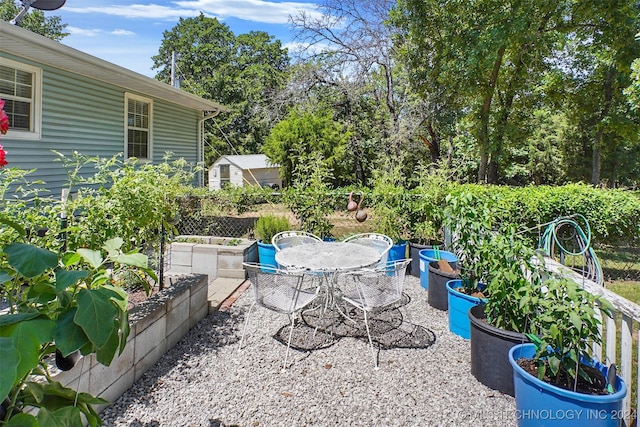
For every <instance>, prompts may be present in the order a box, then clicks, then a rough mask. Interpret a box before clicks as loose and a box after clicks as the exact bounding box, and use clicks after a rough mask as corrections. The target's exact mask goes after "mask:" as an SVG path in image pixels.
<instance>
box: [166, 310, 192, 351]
mask: <svg viewBox="0 0 640 427" xmlns="http://www.w3.org/2000/svg"><path fill="white" fill-rule="evenodd" d="M189 329H191V322H190V321H189V319H188V318H187V319H186V320H185V321H184V322H182V323H180V324H179V325H177V327H176V328H174V330H173V332H171V333H169V334H168V335H167V350H169V349H170V348H171V347H173V346H174V345H176V344H177V343H178V341H180V340H181V339H182V337H184V336H185V335H186V334H187V332H189Z"/></svg>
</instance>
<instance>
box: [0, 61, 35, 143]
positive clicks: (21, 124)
mask: <svg viewBox="0 0 640 427" xmlns="http://www.w3.org/2000/svg"><path fill="white" fill-rule="evenodd" d="M41 94H42V70H41V69H40V68H36V67H32V66H30V65H26V64H21V63H19V62H16V61H12V60H10V59H6V58H0V98H2V99H3V100H4V101H5V104H4V110H5V112H6V113H7V116H8V117H9V133H8V134H7V137H10V138H16V139H40V128H41V122H42V120H41V118H42V107H41V104H40V99H41Z"/></svg>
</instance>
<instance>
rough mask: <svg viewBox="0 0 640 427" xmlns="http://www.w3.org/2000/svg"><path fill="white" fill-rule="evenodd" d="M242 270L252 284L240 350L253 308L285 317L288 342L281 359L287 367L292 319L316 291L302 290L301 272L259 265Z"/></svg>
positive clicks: (251, 264)
mask: <svg viewBox="0 0 640 427" xmlns="http://www.w3.org/2000/svg"><path fill="white" fill-rule="evenodd" d="M243 266H244V268H245V269H246V270H247V273H248V276H249V280H250V281H251V287H252V288H253V295H254V302H253V304H251V307H249V311H248V312H247V318H246V320H245V323H244V329H243V331H242V338H241V339H240V347H239V348H240V349H241V348H242V344H243V343H244V337H245V334H246V332H247V326H248V325H249V317H250V316H251V311H252V310H253V307H254V306H255V305H256V304H257V305H260V306H261V307H264V308H266V309H268V310H272V311H275V312H277V313H282V314H286V315H287V316H289V319H290V320H291V329H290V331H289V339H288V341H287V352H286V353H285V357H284V366H283V369H284V368H286V366H287V358H288V357H289V347H290V346H291V337H292V335H293V327H294V324H295V316H296V315H297V314H298V313H299V312H300V311H301V310H302V309H303V308H305V307H306V306H308V305H309V304H311V302H313V300H315V299H316V298H317V297H318V295H319V294H318V289H315V290H313V291H312V290H308V289H302V283H303V279H304V274H303V273H301V272H292V271H291V270H287V271H284V270H279V269H277V268H274V267H273V266H271V265H264V264H258V263H243Z"/></svg>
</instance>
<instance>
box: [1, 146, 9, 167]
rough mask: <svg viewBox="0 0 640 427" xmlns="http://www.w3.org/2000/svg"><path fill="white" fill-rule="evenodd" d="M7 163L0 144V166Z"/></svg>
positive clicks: (4, 152)
mask: <svg viewBox="0 0 640 427" xmlns="http://www.w3.org/2000/svg"><path fill="white" fill-rule="evenodd" d="M7 164H8V163H7V152H6V151H4V149H3V148H2V145H0V168H3V167H5V166H6V165H7Z"/></svg>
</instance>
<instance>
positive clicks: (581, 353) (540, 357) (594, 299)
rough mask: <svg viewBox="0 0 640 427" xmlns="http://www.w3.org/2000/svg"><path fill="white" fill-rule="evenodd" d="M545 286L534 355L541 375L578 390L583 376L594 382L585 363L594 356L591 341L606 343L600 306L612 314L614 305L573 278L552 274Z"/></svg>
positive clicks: (540, 298)
mask: <svg viewBox="0 0 640 427" xmlns="http://www.w3.org/2000/svg"><path fill="white" fill-rule="evenodd" d="M544 287H545V290H544V292H543V293H541V294H540V295H539V297H538V298H537V301H536V303H537V305H538V306H539V315H538V316H536V318H535V323H536V325H537V326H538V327H539V330H540V331H541V336H540V339H539V343H538V349H537V352H536V355H535V358H534V359H535V362H536V364H537V366H538V378H539V379H541V380H543V379H544V378H545V377H547V376H548V377H549V378H550V380H551V383H552V384H554V385H556V386H559V387H562V388H565V389H569V390H574V391H576V388H577V384H578V378H579V377H581V378H583V379H584V380H586V382H587V383H591V378H590V376H589V374H588V373H587V372H586V370H585V369H584V368H585V366H584V363H585V361H589V360H591V359H592V358H591V354H590V349H591V348H592V347H591V345H592V344H594V343H596V344H601V343H602V337H601V335H600V329H599V327H600V323H601V322H600V320H599V318H598V316H596V309H597V308H599V309H600V312H601V313H604V314H605V315H607V316H611V310H612V309H613V307H612V306H611V303H609V301H607V300H606V299H605V298H603V297H600V296H596V295H593V294H591V293H589V292H587V291H586V290H584V289H582V288H580V286H579V285H578V284H577V283H575V282H574V281H572V280H569V279H565V278H552V279H550V280H548V281H546V282H545V283H544ZM536 341H537V340H536Z"/></svg>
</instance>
